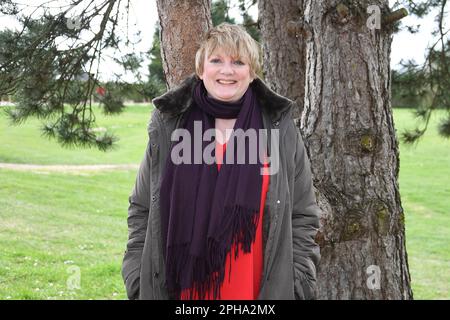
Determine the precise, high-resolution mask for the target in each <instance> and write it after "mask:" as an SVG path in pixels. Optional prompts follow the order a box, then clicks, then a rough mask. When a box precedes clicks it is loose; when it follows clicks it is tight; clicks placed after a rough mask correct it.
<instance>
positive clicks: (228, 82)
mask: <svg viewBox="0 0 450 320" xmlns="http://www.w3.org/2000/svg"><path fill="white" fill-rule="evenodd" d="M218 82H219V83H223V84H232V83H236V81H233V80H218Z"/></svg>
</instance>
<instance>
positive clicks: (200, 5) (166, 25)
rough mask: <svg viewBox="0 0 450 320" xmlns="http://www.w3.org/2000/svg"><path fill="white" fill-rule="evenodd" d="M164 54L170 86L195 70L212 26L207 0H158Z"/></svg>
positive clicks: (163, 60)
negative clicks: (202, 40)
mask: <svg viewBox="0 0 450 320" xmlns="http://www.w3.org/2000/svg"><path fill="white" fill-rule="evenodd" d="M156 3H157V7H158V15H159V22H160V28H161V29H160V40H161V57H162V62H163V68H164V73H165V75H166V81H167V86H168V88H172V87H173V86H175V85H177V84H178V83H180V82H181V81H182V80H183V79H184V78H186V76H188V75H189V74H191V73H192V72H194V71H195V53H196V52H197V50H198V48H199V46H200V42H201V37H202V36H203V35H204V34H205V33H206V32H207V31H208V30H209V28H211V26H212V22H211V4H210V1H208V0H157V2H156Z"/></svg>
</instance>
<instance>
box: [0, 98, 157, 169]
mask: <svg viewBox="0 0 450 320" xmlns="http://www.w3.org/2000/svg"><path fill="white" fill-rule="evenodd" d="M94 111H95V114H96V116H97V121H96V122H97V128H106V129H108V131H110V132H111V133H113V134H114V135H116V136H117V137H118V138H119V141H118V142H117V146H116V148H115V149H113V150H111V151H108V152H106V153H105V152H102V151H99V150H97V149H94V148H91V149H89V148H86V149H75V148H65V147H61V146H60V145H59V144H58V143H57V142H56V141H55V140H54V139H52V140H49V139H47V138H45V137H42V135H41V130H40V128H41V127H42V121H41V120H37V119H29V120H27V121H26V122H25V124H24V125H20V126H10V125H9V120H8V119H7V118H6V116H5V115H4V114H3V110H2V109H1V108H0V142H1V143H0V162H8V163H30V164H127V163H139V162H140V160H141V158H142V156H143V154H144V153H143V152H144V150H145V149H143V146H144V148H145V145H146V143H147V139H148V135H147V123H148V120H149V119H150V114H151V111H152V108H151V107H149V106H130V107H127V112H125V113H122V114H120V115H117V116H112V117H111V116H104V115H103V114H102V113H101V112H100V110H99V109H98V108H94Z"/></svg>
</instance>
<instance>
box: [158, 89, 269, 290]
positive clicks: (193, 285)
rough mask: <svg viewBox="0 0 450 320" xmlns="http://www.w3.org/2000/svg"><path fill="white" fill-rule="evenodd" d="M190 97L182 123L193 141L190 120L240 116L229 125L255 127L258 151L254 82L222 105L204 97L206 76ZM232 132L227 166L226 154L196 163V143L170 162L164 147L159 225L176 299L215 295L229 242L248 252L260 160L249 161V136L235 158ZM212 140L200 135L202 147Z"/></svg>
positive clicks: (205, 123)
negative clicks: (187, 159) (183, 157)
mask: <svg viewBox="0 0 450 320" xmlns="http://www.w3.org/2000/svg"><path fill="white" fill-rule="evenodd" d="M194 102H195V103H194V104H193V106H192V107H191V108H190V110H189V111H187V112H189V114H187V116H186V120H185V121H184V123H183V124H182V125H181V128H184V129H187V130H188V131H189V132H190V134H191V137H192V142H193V139H194V138H193V137H194V121H201V123H202V131H203V132H205V130H207V129H211V128H214V127H215V118H222V119H234V118H237V120H236V123H235V127H234V130H236V129H238V128H240V129H242V130H244V132H245V131H246V130H247V129H250V128H252V129H255V130H256V132H257V137H258V146H257V147H258V149H256V150H259V134H258V133H259V129H262V128H263V124H262V116H261V109H260V106H259V105H258V103H257V100H256V97H255V96H254V94H253V91H252V89H251V87H249V88H248V90H247V91H246V93H245V94H244V96H243V97H242V98H241V100H240V101H238V102H236V103H225V102H221V101H218V100H215V99H213V98H211V97H209V96H208V95H207V91H206V89H205V86H204V84H203V81H200V82H199V83H198V84H197V86H196V87H195V91H194ZM234 136H235V133H234V131H233V134H232V135H231V137H230V139H229V141H228V143H227V151H226V152H230V151H229V148H232V147H234V150H235V153H234V159H233V160H234V164H227V163H226V156H225V154H224V159H223V164H222V166H221V168H220V171H219V170H218V168H217V164H216V163H213V164H206V163H205V162H204V161H203V160H202V161H201V162H202V163H201V164H194V153H193V151H194V147H193V145H194V143H192V149H191V159H192V160H191V163H192V164H184V163H182V164H178V165H177V164H174V163H173V161H172V160H171V156H170V155H171V151H172V149H171V150H170V152H169V156H168V159H167V162H166V167H165V170H164V173H163V177H162V181H161V189H160V204H161V229H162V239H163V250H164V257H165V265H166V278H167V280H166V281H167V282H166V285H167V288H168V291H169V295H170V296H171V297H173V298H175V299H179V298H180V294H181V292H182V291H183V290H185V289H188V292H189V295H190V298H191V299H192V298H193V297H194V293H197V294H198V298H199V299H205V297H206V296H207V294H208V292H209V291H210V290H212V292H213V298H214V299H217V298H219V297H220V286H221V284H222V283H223V281H224V274H225V262H226V257H227V254H228V253H229V252H230V250H231V247H232V246H234V249H235V258H237V255H238V249H239V246H241V248H242V249H243V251H244V252H246V253H248V252H250V249H251V244H252V243H253V242H254V240H255V236H256V228H257V225H258V220H259V209H260V201H261V189H262V176H261V174H260V169H261V168H262V164H261V163H260V161H259V158H257V163H256V164H251V163H250V162H249V150H250V149H249V143H248V139H246V142H245V151H246V153H245V164H238V162H237V151H236V150H238V148H237V145H238V143H235V144H234V146H233V144H230V143H231V142H232V139H233V137H234ZM200 139H201V138H200ZM234 141H237V140H234ZM210 143H211V141H203V142H202V151H203V150H204V149H205V147H206V146H207V145H208V144H210ZM174 145H176V144H174ZM239 150H240V152H241V151H242V150H243V149H241V148H240V149H239ZM214 153H215V150H213V154H214ZM202 154H203V153H202ZM214 155H215V154H214ZM202 159H203V157H202ZM253 163H254V162H253Z"/></svg>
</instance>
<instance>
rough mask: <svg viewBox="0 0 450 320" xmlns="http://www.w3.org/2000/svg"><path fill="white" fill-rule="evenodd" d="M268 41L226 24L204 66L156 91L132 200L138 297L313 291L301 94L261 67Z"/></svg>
mask: <svg viewBox="0 0 450 320" xmlns="http://www.w3.org/2000/svg"><path fill="white" fill-rule="evenodd" d="M259 52H260V50H259V46H258V44H257V43H256V42H255V41H254V40H253V39H252V38H251V37H250V35H249V34H248V33H247V32H246V31H245V30H244V29H243V28H241V27H239V26H236V25H230V24H226V23H224V24H221V25H219V26H217V27H215V28H213V29H211V30H210V31H209V32H208V34H207V36H206V39H205V40H204V41H203V43H202V44H201V47H200V49H199V50H198V52H197V54H196V74H195V75H192V76H190V77H188V78H187V79H186V80H184V81H183V82H182V83H181V84H180V85H179V86H178V87H176V88H174V89H172V90H170V91H168V92H167V93H165V94H164V95H162V96H161V97H158V98H155V99H154V100H153V104H154V106H155V107H156V109H155V111H154V112H153V115H152V119H151V122H150V124H149V127H148V133H149V144H148V146H147V150H146V153H145V157H144V159H143V161H142V163H141V166H140V169H139V172H138V175H137V179H136V184H135V187H134V189H133V192H132V194H131V196H130V199H129V201H130V207H129V211H128V212H129V216H128V227H129V240H128V244H127V250H126V252H125V256H124V261H123V266H122V275H123V278H124V281H125V286H126V289H127V294H128V297H129V298H130V299H313V298H314V297H315V294H316V292H315V291H316V284H315V282H316V266H317V264H318V262H319V259H320V254H319V247H318V245H317V244H316V243H315V242H314V237H315V235H316V232H317V229H318V217H319V214H320V210H319V208H318V206H317V205H316V200H315V195H314V192H313V186H312V179H311V170H310V165H309V160H308V157H307V154H306V151H305V148H304V144H303V142H302V138H301V135H300V133H299V131H298V129H297V128H296V126H295V125H294V122H293V120H292V118H291V112H292V107H293V105H294V103H293V102H292V101H291V100H289V99H287V98H285V97H282V96H280V95H278V94H276V93H274V92H273V91H271V90H270V89H269V88H268V87H267V86H266V85H265V84H264V83H263V81H262V80H261V79H260V78H259V77H258V76H257V73H258V72H259V68H260V64H259V61H260V56H259ZM211 130H212V132H213V134H212V137H210V139H205V138H207V136H208V135H207V134H206V133H207V132H209V133H211ZM264 130H266V131H264ZM242 132H244V134H245V133H248V134H249V135H248V136H247V137H248V139H241V138H242ZM252 132H254V133H261V132H263V133H264V134H262V135H260V134H255V135H253V136H252V135H251V133H252ZM198 133H201V135H200V136H199V135H198ZM238 133H239V134H238ZM180 136H182V137H183V138H182V139H179V138H180ZM266 136H267V138H268V140H269V141H270V143H268V144H267V143H266V140H265V137H266ZM177 137H178V139H177ZM255 137H256V138H255ZM174 138H175V139H174ZM244 138H245V136H244ZM189 139H190V140H189ZM240 139H241V140H240ZM192 140H194V141H192ZM187 141H190V142H192V143H188V144H186V142H187ZM239 141H240V143H239ZM211 144H212V146H213V147H212V148H211ZM180 146H181V147H180ZM255 147H256V148H255ZM255 150H257V151H255ZM255 152H257V153H258V161H256V162H255V161H252V160H251V158H252V156H254V155H255ZM208 155H210V156H211V157H212V158H213V161H214V163H211V161H210V160H211V159H208ZM242 157H243V159H242ZM199 158H200V161H199ZM253 160H254V157H253ZM240 161H241V162H240Z"/></svg>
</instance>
